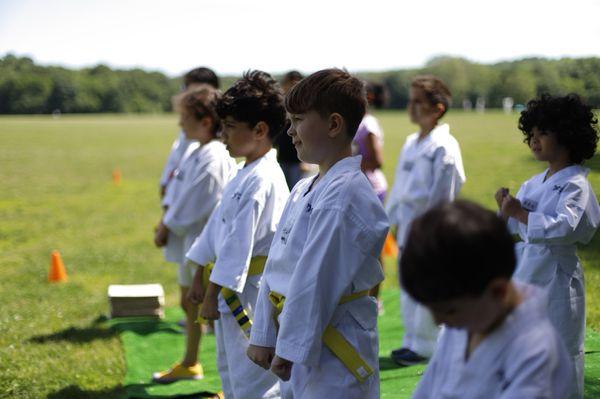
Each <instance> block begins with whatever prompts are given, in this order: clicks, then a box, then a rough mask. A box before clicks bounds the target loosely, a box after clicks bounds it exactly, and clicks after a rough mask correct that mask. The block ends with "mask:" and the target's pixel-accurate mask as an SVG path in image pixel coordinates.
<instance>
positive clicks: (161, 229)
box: [154, 221, 169, 248]
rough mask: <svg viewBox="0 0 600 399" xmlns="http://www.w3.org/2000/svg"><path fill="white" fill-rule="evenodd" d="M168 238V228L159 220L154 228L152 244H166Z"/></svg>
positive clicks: (162, 245) (161, 245)
mask: <svg viewBox="0 0 600 399" xmlns="http://www.w3.org/2000/svg"><path fill="white" fill-rule="evenodd" d="M168 238H169V229H168V228H167V226H165V225H164V224H163V222H162V221H161V222H160V223H159V224H158V226H156V228H155V229H154V245H156V246H157V247H158V248H160V247H164V246H165V245H167V239H168Z"/></svg>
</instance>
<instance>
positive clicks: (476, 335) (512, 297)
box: [465, 283, 523, 360]
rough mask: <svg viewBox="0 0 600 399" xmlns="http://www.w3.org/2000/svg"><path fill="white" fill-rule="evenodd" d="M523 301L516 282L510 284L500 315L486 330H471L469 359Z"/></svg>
mask: <svg viewBox="0 0 600 399" xmlns="http://www.w3.org/2000/svg"><path fill="white" fill-rule="evenodd" d="M521 302H523V296H522V295H521V294H520V293H519V291H517V289H516V287H515V286H514V284H512V283H511V284H510V285H509V286H508V290H507V293H506V297H505V300H504V303H503V305H502V310H501V311H500V313H499V314H498V317H496V319H495V320H494V321H493V322H492V323H491V324H490V325H489V326H488V328H487V329H486V330H485V331H476V332H471V331H469V338H468V342H467V351H466V353H465V359H466V360H468V359H469V357H471V354H472V353H473V351H474V350H475V348H477V347H478V346H479V345H480V344H481V342H483V340H484V339H485V338H486V337H488V336H489V335H490V334H491V333H493V332H494V331H495V330H496V329H497V328H498V327H500V326H501V325H502V323H504V320H506V318H507V317H508V315H510V314H511V313H512V311H513V310H515V308H516V307H517V306H519V304H520V303H521Z"/></svg>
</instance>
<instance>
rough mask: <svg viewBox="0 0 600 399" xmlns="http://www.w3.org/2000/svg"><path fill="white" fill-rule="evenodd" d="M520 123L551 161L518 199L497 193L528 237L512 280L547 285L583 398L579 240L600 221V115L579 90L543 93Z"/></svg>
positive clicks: (514, 226) (575, 394)
mask: <svg viewBox="0 0 600 399" xmlns="http://www.w3.org/2000/svg"><path fill="white" fill-rule="evenodd" d="M519 129H520V130H521V131H522V132H523V134H524V135H525V143H526V144H527V145H528V146H529V148H531V151H532V153H533V156H534V158H535V159H536V160H538V161H540V162H544V163H546V164H547V166H548V167H547V169H546V170H544V171H543V172H542V173H540V174H538V175H535V176H533V177H532V178H531V179H529V180H528V181H526V182H525V183H523V185H522V186H521V188H520V189H519V192H518V193H517V195H516V197H513V196H512V195H510V193H509V190H508V188H500V189H498V191H497V192H496V201H497V202H498V207H499V208H500V212H501V214H502V215H503V216H504V217H505V218H507V219H508V226H509V228H510V230H511V232H513V233H514V234H518V235H519V237H520V239H521V240H522V241H521V242H519V243H518V244H517V254H518V258H519V262H518V267H517V271H516V272H515V276H514V278H515V280H519V281H523V282H526V283H529V284H535V285H538V286H541V287H544V288H545V289H546V290H547V291H548V293H549V296H550V302H549V304H548V310H549V312H548V313H549V316H550V321H551V322H552V324H553V325H554V327H556V329H557V330H558V332H559V334H560V336H561V337H562V339H563V340H564V342H565V345H566V346H567V350H568V351H569V355H570V358H571V363H573V364H574V366H575V371H576V372H575V374H574V376H573V379H572V380H570V381H569V386H570V387H571V389H570V392H569V393H570V396H568V397H569V398H582V397H583V373H584V367H583V366H584V352H583V343H584V338H585V285H584V278H583V268H582V267H581V263H580V261H579V259H578V257H577V255H576V249H577V247H576V245H577V244H579V243H581V244H586V243H588V242H589V241H590V240H591V239H592V237H593V236H594V233H595V232H596V229H597V228H598V224H599V223H600V207H599V206H598V200H597V199H596V195H595V194H594V190H593V189H592V186H591V185H590V182H589V181H588V179H587V175H588V173H589V171H590V170H589V169H588V168H585V167H583V163H584V162H585V160H586V159H590V158H592V157H593V156H594V153H595V152H596V145H597V143H598V120H597V118H596V116H594V113H593V111H592V108H591V107H590V106H588V105H586V104H584V103H583V101H582V100H581V99H580V98H579V97H578V96H577V95H575V94H570V95H567V96H561V97H553V96H550V95H543V96H542V97H540V98H537V99H534V100H531V101H529V103H528V104H527V108H526V109H525V110H524V111H523V112H521V117H520V118H519ZM564 397H565V398H566V397H567V396H564Z"/></svg>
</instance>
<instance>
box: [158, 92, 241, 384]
mask: <svg viewBox="0 0 600 399" xmlns="http://www.w3.org/2000/svg"><path fill="white" fill-rule="evenodd" d="M219 97H220V95H219V93H218V92H217V90H216V89H214V88H212V87H211V86H209V85H198V86H196V88H195V89H194V90H192V91H189V92H185V93H182V94H181V95H180V96H179V97H178V101H177V108H176V109H177V111H178V112H179V114H180V118H179V125H180V126H181V129H182V131H183V132H184V133H185V136H186V139H187V140H189V141H191V142H192V143H191V144H190V146H189V147H188V150H187V152H186V154H185V155H184V157H183V159H182V160H181V162H180V164H179V167H178V168H177V169H176V170H175V173H174V174H173V179H172V181H171V183H170V184H169V188H168V190H167V194H166V196H165V197H164V199H163V204H164V205H165V213H164V215H163V218H162V220H161V221H160V223H159V225H158V227H157V230H156V234H155V243H156V245H157V246H164V247H165V255H166V257H167V260H169V261H172V262H177V263H179V269H178V273H177V280H178V283H179V287H180V295H181V297H180V303H181V308H182V309H183V310H184V312H185V316H186V324H185V328H186V349H185V355H184V357H183V360H182V361H181V362H179V363H177V364H175V365H174V366H173V367H172V368H171V369H169V370H166V371H162V372H159V373H155V374H154V375H153V378H154V380H155V381H157V382H172V381H176V380H180V379H198V378H202V376H203V372H202V366H201V365H200V364H199V363H198V350H199V344H200V334H201V331H200V326H199V324H198V323H197V322H196V320H197V319H198V306H197V305H194V304H192V303H191V302H190V301H189V300H188V299H187V295H188V291H189V288H190V286H191V285H192V279H193V277H194V272H195V268H192V266H190V265H188V264H187V263H186V262H185V254H186V252H187V250H188V249H189V248H190V246H191V245H192V242H193V241H194V239H195V238H196V237H197V236H198V235H199V234H200V232H201V231H202V229H203V228H204V226H205V225H206V223H207V221H208V218H209V216H210V215H211V213H212V212H213V210H214V209H215V207H216V206H217V204H218V203H219V201H220V200H221V194H222V192H223V187H224V186H225V184H226V183H227V181H228V179H229V178H230V175H231V174H232V172H234V171H235V166H236V165H235V161H234V160H233V158H231V157H230V156H229V153H228V152H227V150H226V149H225V145H224V144H223V143H222V142H221V141H219V139H218V138H217V133H218V132H219V130H220V128H221V120H220V118H219V116H218V115H217V111H216V105H217V101H218V99H219Z"/></svg>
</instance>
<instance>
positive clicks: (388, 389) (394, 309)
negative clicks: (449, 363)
mask: <svg viewBox="0 0 600 399" xmlns="http://www.w3.org/2000/svg"><path fill="white" fill-rule="evenodd" d="M382 298H383V301H384V306H385V314H384V315H383V316H381V317H380V319H379V337H380V342H379V345H380V355H379V356H380V357H379V363H380V364H379V367H380V378H381V398H382V399H385V398H397V399H401V398H410V395H411V393H412V391H413V390H414V388H415V386H416V384H417V382H418V381H419V378H420V376H421V375H422V373H423V371H424V369H425V367H424V366H417V367H407V368H399V367H398V366H396V364H394V363H393V362H392V361H391V360H389V357H388V355H389V353H390V351H391V350H392V349H396V348H397V347H398V346H399V345H400V340H401V337H402V324H401V321H400V317H399V309H398V308H399V300H398V290H397V289H386V290H384V291H383V293H382ZM181 317H182V313H181V311H180V310H179V309H178V308H177V309H167V311H166V317H165V319H164V320H162V321H158V320H153V319H146V318H137V319H136V318H127V319H116V320H113V321H112V322H111V323H112V324H113V326H114V327H115V328H116V329H118V330H119V331H120V332H121V338H122V341H123V347H124V350H125V359H126V364H127V374H126V376H125V381H124V385H125V387H126V391H127V394H128V397H129V398H167V397H182V396H191V397H201V396H202V393H209V392H217V391H218V390H219V389H220V381H219V376H218V374H217V370H216V363H215V338H214V336H211V335H209V336H204V337H203V338H202V350H201V353H202V355H201V358H202V365H203V367H204V373H205V378H204V379H203V380H200V381H180V382H176V383H173V384H169V385H160V384H153V383H152V381H151V379H150V376H151V375H152V372H154V371H158V370H162V369H165V368H168V367H169V366H171V365H172V364H173V363H174V362H175V361H177V360H179V359H180V358H181V356H182V354H183V347H184V339H185V336H184V335H183V334H182V333H181V328H180V327H179V326H177V321H178V320H179V319H180V318H181ZM585 398H588V399H592V398H600V334H598V333H595V332H592V331H588V334H587V336H586V358H585Z"/></svg>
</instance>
